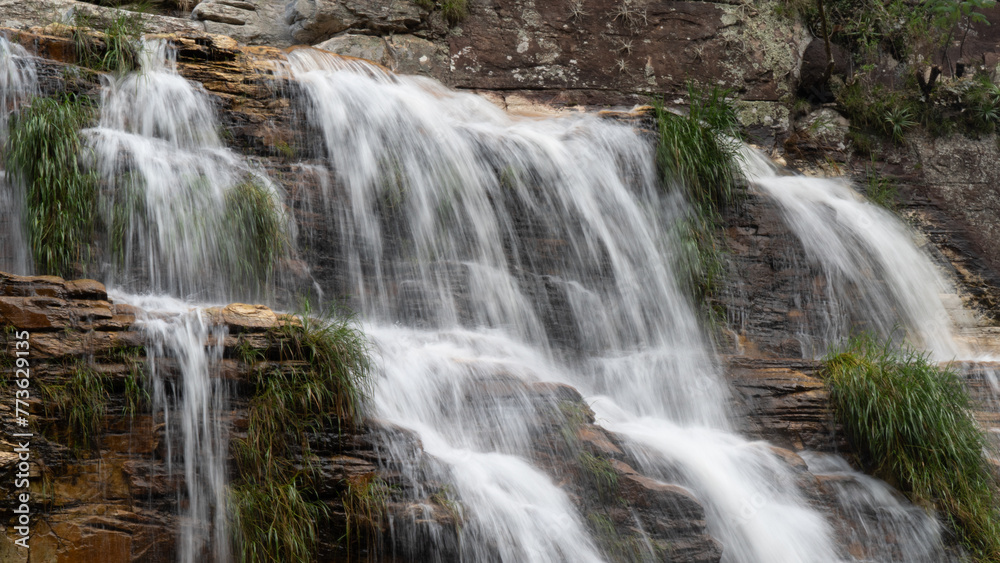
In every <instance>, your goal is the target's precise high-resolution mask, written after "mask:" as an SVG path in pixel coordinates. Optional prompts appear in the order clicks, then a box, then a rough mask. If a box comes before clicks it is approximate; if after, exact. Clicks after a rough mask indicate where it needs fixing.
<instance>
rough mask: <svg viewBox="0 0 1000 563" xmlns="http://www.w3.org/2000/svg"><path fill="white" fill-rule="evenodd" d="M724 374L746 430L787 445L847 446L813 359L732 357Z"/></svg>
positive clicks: (831, 448) (802, 447)
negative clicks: (743, 414) (740, 411)
mask: <svg viewBox="0 0 1000 563" xmlns="http://www.w3.org/2000/svg"><path fill="white" fill-rule="evenodd" d="M727 364H728V366H729V369H728V375H729V379H730V381H731V382H732V385H733V388H734V389H735V391H736V393H737V398H738V400H737V403H738V404H739V406H738V407H737V408H739V409H741V410H743V411H744V412H745V413H746V416H745V417H739V418H740V419H741V420H745V421H747V427H746V431H747V432H748V433H749V434H750V435H751V436H754V437H757V438H760V439H763V440H767V441H768V442H770V443H772V444H775V445H777V446H780V447H783V448H790V449H792V450H796V451H801V450H806V449H808V450H815V451H830V452H832V451H848V450H849V448H848V447H847V444H846V443H845V442H844V441H843V436H842V435H841V434H840V433H839V432H838V425H837V424H836V423H835V421H834V418H833V411H832V410H831V409H830V393H829V390H828V389H827V388H826V385H825V384H824V383H823V380H822V379H820V378H819V377H818V376H817V372H818V371H819V369H820V367H821V365H820V363H819V362H816V361H809V360H800V361H796V360H790V359H755V358H749V357H746V356H731V357H729V359H728V362H727Z"/></svg>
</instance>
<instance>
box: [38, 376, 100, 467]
mask: <svg viewBox="0 0 1000 563" xmlns="http://www.w3.org/2000/svg"><path fill="white" fill-rule="evenodd" d="M109 384H110V381H109V378H108V376H107V375H106V374H104V373H102V372H100V371H97V370H95V369H94V368H93V366H91V365H90V364H88V363H86V362H83V361H77V362H76V363H74V364H73V365H72V366H71V372H70V374H69V375H68V377H66V378H65V379H64V380H62V381H59V382H54V381H44V382H43V383H41V389H40V392H41V396H42V398H43V401H44V407H45V410H46V414H47V415H48V414H50V413H52V414H56V415H58V416H59V417H60V418H63V419H65V421H66V429H67V431H68V433H69V437H70V441H71V443H72V445H73V448H74V450H75V451H77V452H79V451H81V450H84V449H88V448H92V447H94V446H96V445H97V438H98V436H99V435H100V433H101V431H102V430H103V429H104V417H105V415H106V414H107V410H108V398H109V393H108V386H109Z"/></svg>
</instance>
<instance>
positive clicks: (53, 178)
mask: <svg viewBox="0 0 1000 563" xmlns="http://www.w3.org/2000/svg"><path fill="white" fill-rule="evenodd" d="M92 116H93V111H92V108H91V106H90V105H89V104H88V103H87V102H85V101H83V100H82V99H80V98H72V97H63V98H58V99H56V98H39V99H35V100H34V101H33V102H32V103H31V105H30V106H28V107H27V108H24V109H23V110H22V111H20V112H18V113H16V114H14V115H13V116H11V119H10V125H9V127H10V129H9V137H8V139H7V143H6V146H5V147H4V165H5V166H4V167H5V169H6V170H7V174H8V177H9V178H10V179H11V180H13V181H14V182H17V183H18V184H20V185H22V186H23V187H24V189H25V201H26V204H27V208H26V210H25V217H27V219H26V221H27V232H28V239H29V244H30V245H31V250H32V256H33V258H34V261H35V270H36V272H37V273H39V274H51V275H59V276H63V277H73V276H74V274H79V273H83V272H82V271H81V270H82V267H81V266H82V265H83V264H85V263H86V262H87V259H88V257H89V254H90V251H91V245H92V242H93V238H94V233H95V229H96V223H95V219H94V217H95V213H94V207H95V205H96V203H97V177H96V175H95V174H94V173H93V172H91V171H88V170H86V168H85V167H84V165H83V163H82V162H81V156H82V153H83V150H84V140H83V138H82V137H81V135H80V130H81V129H82V128H84V127H86V126H88V125H89V124H90V122H91V119H92Z"/></svg>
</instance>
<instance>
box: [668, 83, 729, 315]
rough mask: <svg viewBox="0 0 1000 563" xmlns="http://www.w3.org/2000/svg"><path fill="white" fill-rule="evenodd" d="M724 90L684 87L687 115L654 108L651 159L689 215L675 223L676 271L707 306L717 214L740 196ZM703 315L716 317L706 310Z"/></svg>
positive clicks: (713, 278)
mask: <svg viewBox="0 0 1000 563" xmlns="http://www.w3.org/2000/svg"><path fill="white" fill-rule="evenodd" d="M728 95H729V91H727V90H724V89H721V88H718V87H715V88H713V89H712V90H710V91H703V90H699V89H698V88H696V87H695V86H693V85H692V84H690V83H689V84H688V96H689V99H690V110H689V111H688V114H687V115H677V114H674V113H671V112H669V111H667V110H666V109H664V108H663V106H662V104H660V103H659V102H655V103H654V107H655V113H656V118H657V125H658V130H659V139H658V143H657V150H656V160H657V163H658V165H659V169H660V175H661V178H662V180H663V181H664V183H666V184H668V185H670V184H674V185H679V186H682V187H683V188H684V189H685V190H686V193H687V196H688V199H689V201H691V202H692V203H693V204H694V213H693V214H692V215H690V216H689V217H687V218H685V219H684V220H682V221H679V222H677V223H676V224H675V225H674V228H675V229H676V230H677V233H676V235H677V236H676V237H675V239H676V240H678V241H680V243H681V244H680V245H679V246H678V250H679V252H678V254H677V266H678V268H679V270H680V271H681V272H684V273H685V280H686V284H687V285H688V289H689V292H690V293H691V294H692V295H693V297H694V298H695V299H696V300H697V301H698V302H699V303H706V304H707V303H708V302H709V301H710V300H711V296H712V295H714V294H715V292H716V291H717V290H718V287H719V285H720V281H721V279H722V274H723V272H724V259H723V248H724V247H723V246H722V244H720V242H719V240H718V238H717V236H716V231H717V230H718V227H719V225H720V224H721V211H722V210H723V209H725V208H727V207H729V206H732V205H734V204H736V203H738V202H739V201H740V200H741V199H742V198H743V196H744V194H745V188H744V184H743V177H742V173H741V171H740V167H739V162H738V158H739V149H740V140H739V139H740V138H741V133H740V125H739V120H738V119H737V117H736V111H735V109H734V108H733V107H732V105H731V104H730V103H729V102H728V101H727V96H728ZM706 316H707V317H709V318H715V317H716V316H718V313H717V311H715V310H714V309H713V308H712V307H711V306H708V305H706Z"/></svg>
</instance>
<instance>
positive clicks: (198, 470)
mask: <svg viewBox="0 0 1000 563" xmlns="http://www.w3.org/2000/svg"><path fill="white" fill-rule="evenodd" d="M115 300H116V301H119V302H124V303H129V304H131V305H134V306H136V307H138V308H139V309H140V310H142V311H155V313H147V314H144V315H143V316H141V317H140V318H139V319H137V322H136V324H137V326H138V328H139V330H141V331H142V333H143V335H144V340H145V342H147V345H146V357H147V365H148V368H149V369H148V373H149V379H148V381H147V384H148V386H149V387H150V388H151V389H152V393H151V395H152V400H153V415H154V417H159V416H162V417H163V423H164V430H163V435H164V440H165V442H166V446H167V471H168V477H169V476H170V475H173V473H174V472H175V471H176V470H177V469H176V468H175V467H174V464H175V463H177V462H178V460H179V463H180V464H181V465H182V467H181V470H182V474H183V476H184V490H183V491H177V496H178V505H182V504H184V503H186V504H187V509H186V510H185V511H183V513H182V514H181V529H180V538H179V545H178V550H177V552H178V560H179V561H180V562H181V563H195V562H199V561H205V560H206V558H207V557H209V556H210V557H211V560H212V561H216V562H219V563H224V562H226V561H230V560H231V557H230V552H229V545H230V538H229V535H228V529H229V527H228V520H227V519H228V514H227V511H226V483H227V478H226V460H227V459H228V448H229V436H228V432H227V430H226V424H225V423H224V421H223V415H224V414H225V413H226V412H227V410H228V409H229V393H228V390H227V388H226V383H225V382H224V381H223V380H222V379H221V378H219V377H218V372H219V362H220V361H221V360H222V351H223V342H224V341H225V336H226V333H227V330H226V327H225V326H210V325H209V324H208V323H207V322H206V319H205V316H204V314H203V312H202V310H201V309H199V308H192V307H191V306H190V305H189V304H187V303H184V302H181V301H178V300H176V299H173V298H169V297H140V296H133V295H124V294H118V295H115ZM164 360H167V361H166V362H165V361H164ZM167 362H169V363H170V364H172V365H176V373H174V372H170V371H168V370H166V369H165V368H164V365H165V364H167ZM178 431H179V434H178ZM178 445H179V446H180V451H175V449H174V448H175V447H177V446H178Z"/></svg>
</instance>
